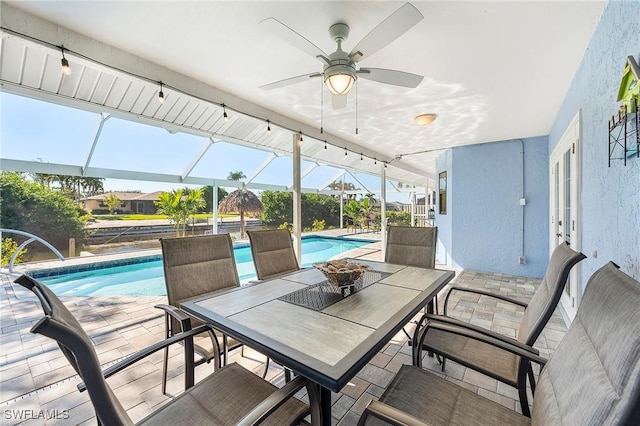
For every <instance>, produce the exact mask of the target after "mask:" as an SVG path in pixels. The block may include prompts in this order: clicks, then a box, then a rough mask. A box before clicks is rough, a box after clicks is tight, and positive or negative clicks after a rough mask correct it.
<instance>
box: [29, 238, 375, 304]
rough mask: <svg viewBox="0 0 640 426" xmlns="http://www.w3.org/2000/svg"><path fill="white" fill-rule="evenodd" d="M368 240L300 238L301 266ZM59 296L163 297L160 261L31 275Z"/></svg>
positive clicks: (248, 266) (249, 263)
mask: <svg viewBox="0 0 640 426" xmlns="http://www.w3.org/2000/svg"><path fill="white" fill-rule="evenodd" d="M371 242H372V241H365V240H350V239H344V238H328V237H307V238H303V239H302V266H311V264H312V263H315V262H322V261H324V260H327V259H330V258H332V257H334V256H337V255H339V254H340V253H344V252H346V251H349V250H352V249H355V248H358V247H361V246H363V245H366V244H370V243H371ZM234 254H235V258H236V266H237V268H238V275H239V277H240V281H241V282H246V281H248V280H251V279H255V278H256V271H255V269H254V267H253V258H252V256H251V248H250V247H249V246H239V247H235V248H234ZM32 275H33V276H34V277H36V278H38V280H39V281H41V282H42V283H44V284H46V285H47V286H48V287H49V288H51V290H53V292H54V293H56V294H57V295H60V296H164V295H166V290H165V284H164V271H163V268H162V258H161V257H160V256H157V258H153V259H151V260H149V259H147V260H146V261H140V262H135V263H130V264H126V265H120V266H110V267H97V268H94V269H91V270H85V271H78V272H71V273H66V274H63V275H57V276H49V277H47V276H40V275H42V274H38V272H35V273H34V274H32Z"/></svg>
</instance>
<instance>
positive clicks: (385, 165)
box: [384, 161, 387, 169]
mask: <svg viewBox="0 0 640 426" xmlns="http://www.w3.org/2000/svg"><path fill="white" fill-rule="evenodd" d="M384 168H385V169H386V168H387V162H386V161H385V162H384Z"/></svg>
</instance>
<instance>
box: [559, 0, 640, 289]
mask: <svg viewBox="0 0 640 426" xmlns="http://www.w3.org/2000/svg"><path fill="white" fill-rule="evenodd" d="M629 55H632V56H634V57H635V59H636V61H640V2H639V1H617V0H616V1H611V2H610V3H609V4H608V5H607V7H606V8H605V10H604V12H603V15H602V17H601V19H600V22H599V24H598V27H597V28H596V31H595V33H594V36H593V38H592V40H591V42H590V44H589V47H588V49H587V51H586V53H585V56H584V58H583V60H582V63H581V65H580V67H579V68H578V71H577V72H576V75H575V76H574V79H573V82H572V84H571V86H570V89H569V90H568V92H567V95H566V97H565V100H564V102H563V104H562V107H561V108H560V111H559V113H558V115H557V117H556V120H555V123H554V124H553V127H552V130H551V132H550V134H549V152H552V151H553V149H554V147H555V146H556V145H557V143H558V141H559V139H560V138H561V137H562V134H563V132H564V131H565V129H566V127H567V126H568V124H569V123H570V121H571V119H572V118H573V116H574V115H575V114H576V112H577V111H578V110H581V117H582V129H581V142H582V151H581V154H582V168H581V172H582V191H581V198H582V200H581V201H582V202H581V206H580V211H579V214H580V230H581V243H582V244H581V250H582V252H583V253H585V254H586V255H587V256H588V258H587V259H585V260H584V261H582V262H581V265H580V266H581V268H582V269H581V276H580V282H581V286H582V289H584V288H585V286H586V282H587V280H588V278H589V276H591V275H592V273H593V272H594V271H595V270H596V269H597V268H599V267H601V266H602V265H603V264H605V263H606V262H607V261H609V260H613V261H614V262H616V263H617V264H618V265H619V266H620V267H621V269H622V270H624V271H625V272H627V273H628V274H630V275H632V276H633V277H635V278H636V279H640V243H639V241H640V159H638V158H632V159H629V161H628V162H627V166H626V167H625V166H624V165H623V163H622V161H614V162H612V164H611V167H610V168H609V167H608V158H607V146H608V129H607V120H609V119H610V117H611V116H612V115H613V114H614V113H616V111H617V109H618V103H617V102H616V97H617V92H618V87H619V85H620V77H621V76H622V70H623V68H624V66H625V64H626V58H627V56H629ZM594 251H597V258H594V257H593V256H592V254H593V252H594Z"/></svg>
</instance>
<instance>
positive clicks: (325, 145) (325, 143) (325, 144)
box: [324, 141, 327, 149]
mask: <svg viewBox="0 0 640 426" xmlns="http://www.w3.org/2000/svg"><path fill="white" fill-rule="evenodd" d="M324 149H327V141H324Z"/></svg>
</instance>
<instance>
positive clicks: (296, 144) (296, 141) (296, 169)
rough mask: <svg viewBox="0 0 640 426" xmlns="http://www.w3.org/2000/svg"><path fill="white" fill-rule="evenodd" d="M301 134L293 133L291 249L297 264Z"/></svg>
mask: <svg viewBox="0 0 640 426" xmlns="http://www.w3.org/2000/svg"><path fill="white" fill-rule="evenodd" d="M301 145H302V140H301V135H300V134H299V133H294V134H293V242H294V245H293V249H294V251H295V253H296V257H297V258H298V264H300V265H301V264H302V239H301V235H302V196H301V185H300V182H301V179H300V166H301V164H300V148H301Z"/></svg>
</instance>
